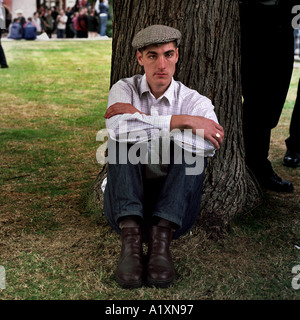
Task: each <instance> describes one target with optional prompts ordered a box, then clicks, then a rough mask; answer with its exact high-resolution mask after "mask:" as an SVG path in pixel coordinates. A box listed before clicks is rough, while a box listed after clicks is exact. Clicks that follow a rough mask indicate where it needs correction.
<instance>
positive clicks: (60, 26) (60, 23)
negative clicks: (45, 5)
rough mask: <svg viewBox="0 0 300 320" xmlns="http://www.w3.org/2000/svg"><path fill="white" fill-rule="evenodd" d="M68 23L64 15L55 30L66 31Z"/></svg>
mask: <svg viewBox="0 0 300 320" xmlns="http://www.w3.org/2000/svg"><path fill="white" fill-rule="evenodd" d="M67 21H68V17H67V16H66V15H65V14H64V15H63V16H60V18H59V20H58V24H57V29H66V23H67Z"/></svg>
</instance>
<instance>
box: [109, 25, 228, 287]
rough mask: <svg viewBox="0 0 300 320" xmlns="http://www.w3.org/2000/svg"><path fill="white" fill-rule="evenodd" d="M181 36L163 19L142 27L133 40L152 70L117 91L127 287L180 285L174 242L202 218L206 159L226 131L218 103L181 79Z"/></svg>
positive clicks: (114, 112)
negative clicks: (177, 76)
mask: <svg viewBox="0 0 300 320" xmlns="http://www.w3.org/2000/svg"><path fill="white" fill-rule="evenodd" d="M180 39H181V33H180V32H179V31H178V30H177V29H174V28H170V27H167V26H163V25H153V26H150V27H148V28H146V29H143V30H141V31H140V32H139V33H137V34H136V36H135V38H134V40H133V43H132V45H133V47H134V48H135V49H137V60H138V63H139V64H140V65H141V66H143V67H144V70H145V74H144V75H135V76H133V77H131V78H127V79H122V80H120V81H118V82H117V83H116V84H115V85H114V86H113V87H112V88H111V90H110V93H109V99H108V109H107V111H106V113H105V118H106V127H107V129H108V132H109V135H110V137H109V138H110V139H109V145H108V162H109V163H108V169H107V185H106V189H105V192H104V213H105V216H106V218H107V220H108V222H109V224H110V225H111V226H112V227H113V228H114V229H115V230H116V231H117V232H119V233H121V241H122V248H121V255H120V259H119V263H118V267H117V270H116V272H115V277H116V281H117V282H118V283H119V284H120V285H121V286H122V287H124V288H136V287H140V286H141V285H142V283H143V280H144V275H145V280H146V283H147V284H148V285H150V286H156V287H167V286H169V285H170V284H172V282H173V280H174V277H175V270H174V265H173V261H172V257H171V254H170V250H169V246H170V243H171V240H172V238H178V237H179V236H181V235H183V234H184V233H186V232H187V231H188V230H190V228H191V227H192V226H193V224H194V223H195V221H196V218H197V216H198V213H199V210H200V203H201V194H202V185H203V181H204V168H205V165H206V158H207V157H211V156H213V155H214V153H215V149H219V147H220V144H221V143H222V141H223V137H224V132H223V128H222V127H221V126H220V125H219V124H218V121H217V117H216V115H215V113H214V107H213V105H212V104H211V101H210V100H209V99H208V98H206V97H204V96H202V95H200V94H199V93H198V92H196V91H195V90H191V89H189V88H187V87H186V86H184V85H183V84H182V83H180V82H177V81H174V79H173V75H174V73H175V67H176V63H177V61H178V57H179V52H178V45H179V43H180ZM186 129H187V130H186ZM203 132H204V135H202V136H201V133H202V134H203ZM166 140H167V142H166ZM110 154H111V155H112V154H114V155H115V157H111V158H110ZM149 159H150V163H149V161H148V160H149ZM153 159H156V160H155V161H153ZM193 161H194V162H193ZM200 163H201V165H199V164H200ZM143 240H146V241H148V242H149V247H148V255H147V260H146V263H145V265H144V259H143V250H142V241H143Z"/></svg>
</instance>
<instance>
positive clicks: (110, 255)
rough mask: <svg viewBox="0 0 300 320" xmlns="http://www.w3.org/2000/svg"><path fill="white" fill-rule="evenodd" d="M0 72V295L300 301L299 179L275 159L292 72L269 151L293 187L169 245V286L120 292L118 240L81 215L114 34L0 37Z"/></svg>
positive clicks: (288, 109)
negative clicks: (214, 235) (216, 232)
mask: <svg viewBox="0 0 300 320" xmlns="http://www.w3.org/2000/svg"><path fill="white" fill-rule="evenodd" d="M3 47H4V50H5V53H6V57H7V60H8V64H9V67H10V68H9V69H2V70H1V69H0V157H1V158H0V159H1V161H0V185H1V193H0V266H4V267H5V270H6V288H5V289H3V290H1V289H0V300H2V299H3V300H7V299H22V300H23V299H103V300H107V299H129V300H131V299H132V300H139V299H156V300H157V299H196V300H198V299H299V298H300V290H295V289H293V287H292V285H291V282H292V279H293V277H295V275H293V274H292V268H293V267H294V266H295V265H300V250H299V249H297V247H296V246H295V245H298V246H300V219H299V215H300V174H299V170H300V169H299V168H298V169H289V168H285V167H283V166H282V158H283V156H284V153H285V144H284V140H285V138H286V137H287V136H288V127H289V121H290V117H291V113H292V110H293V101H294V100H295V95H296V90H297V83H298V79H299V76H300V68H295V69H294V74H293V80H292V84H291V88H290V92H289V96H288V99H287V102H286V105H285V108H284V112H283V114H282V117H281V120H280V124H279V125H278V127H277V128H276V129H275V130H274V132H273V135H272V145H271V155H270V158H271V160H272V162H273V164H274V167H275V169H276V171H277V172H278V173H279V174H280V175H282V176H283V177H285V178H286V179H290V180H291V181H293V183H294V185H295V189H296V190H295V192H294V193H293V194H288V195H281V194H276V193H273V192H268V193H267V194H266V198H267V200H268V203H267V205H266V206H265V207H263V208H258V209H257V210H256V211H255V212H253V213H252V214H250V215H248V216H246V217H240V218H237V219H235V221H233V223H232V228H231V231H230V232H229V233H228V234H227V235H226V236H225V237H224V238H223V239H220V240H219V241H213V240H210V239H208V238H207V236H206V234H205V232H204V231H203V230H201V229H199V228H197V227H196V228H195V229H194V230H193V233H192V234H189V235H186V236H184V237H182V238H181V239H179V240H176V241H174V242H173V243H172V252H173V257H174V261H175V265H176V272H177V278H176V281H175V283H174V285H173V286H172V287H170V288H168V289H154V288H147V287H143V288H140V289H136V290H123V289H120V288H119V286H118V285H117V284H116V283H115V281H114V278H113V272H114V270H115V266H116V262H117V259H118V255H119V250H120V240H119V237H118V236H117V235H116V234H115V233H113V232H112V231H111V229H110V227H108V225H107V224H106V221H105V220H104V218H103V217H102V216H100V214H99V215H95V214H92V213H91V212H89V210H88V207H87V205H86V191H87V190H88V188H89V186H90V185H91V184H92V182H93V180H94V179H95V177H96V175H97V173H98V172H99V171H100V165H99V164H98V163H97V161H96V151H97V148H98V147H99V145H100V143H99V142H97V141H96V134H97V132H98V131H99V130H100V129H101V128H103V127H104V119H103V115H104V112H105V109H106V101H107V95H108V91H109V76H110V59H111V41H48V42H42V41H40V42H39V41H35V42H24V41H20V42H18V41H16V42H13V41H9V42H3Z"/></svg>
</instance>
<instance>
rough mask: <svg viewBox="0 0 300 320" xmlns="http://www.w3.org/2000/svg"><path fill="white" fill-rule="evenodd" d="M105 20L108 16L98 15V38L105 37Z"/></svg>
mask: <svg viewBox="0 0 300 320" xmlns="http://www.w3.org/2000/svg"><path fill="white" fill-rule="evenodd" d="M107 20H108V15H107V14H104V13H102V14H101V15H100V21H101V23H100V36H105V35H106V25H107Z"/></svg>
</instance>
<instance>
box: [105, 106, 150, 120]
mask: <svg viewBox="0 0 300 320" xmlns="http://www.w3.org/2000/svg"><path fill="white" fill-rule="evenodd" d="M136 112H138V113H140V114H144V113H143V112H141V111H140V110H138V109H137V108H135V107H134V106H133V105H132V104H130V103H121V102H117V103H115V104H113V105H111V106H110V107H109V108H108V109H107V110H106V112H105V115H104V118H105V119H109V118H111V117H113V116H115V115H117V114H124V113H131V114H133V113H136Z"/></svg>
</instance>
